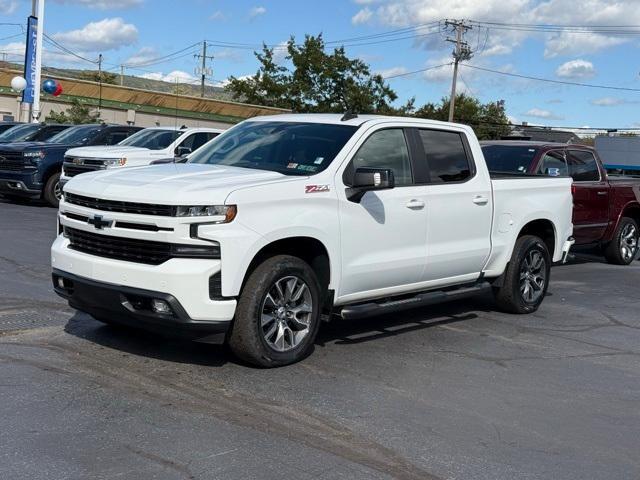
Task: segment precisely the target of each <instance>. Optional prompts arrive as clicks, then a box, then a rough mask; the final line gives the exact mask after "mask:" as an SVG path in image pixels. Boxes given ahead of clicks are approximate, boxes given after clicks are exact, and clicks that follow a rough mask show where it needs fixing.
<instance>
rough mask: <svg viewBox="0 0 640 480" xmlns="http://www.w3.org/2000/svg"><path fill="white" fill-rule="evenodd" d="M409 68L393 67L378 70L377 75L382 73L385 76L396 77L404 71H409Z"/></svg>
mask: <svg viewBox="0 0 640 480" xmlns="http://www.w3.org/2000/svg"><path fill="white" fill-rule="evenodd" d="M408 71H409V69H407V68H406V67H391V68H386V69H383V70H378V71H377V72H375V73H376V74H377V75H381V76H382V77H383V78H387V77H394V76H396V75H402V74H403V73H407V72H408Z"/></svg>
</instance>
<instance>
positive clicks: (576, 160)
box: [567, 150, 600, 182]
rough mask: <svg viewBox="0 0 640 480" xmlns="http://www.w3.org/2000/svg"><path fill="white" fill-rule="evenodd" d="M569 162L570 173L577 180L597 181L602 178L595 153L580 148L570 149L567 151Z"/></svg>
mask: <svg viewBox="0 0 640 480" xmlns="http://www.w3.org/2000/svg"><path fill="white" fill-rule="evenodd" d="M567 163H568V164H569V175H571V176H572V177H573V180H574V181H576V182H594V181H595V182H597V181H598V180H600V172H599V171H598V163H597V162H596V158H595V157H594V156H593V153H591V152H587V151H580V150H569V151H568V152H567Z"/></svg>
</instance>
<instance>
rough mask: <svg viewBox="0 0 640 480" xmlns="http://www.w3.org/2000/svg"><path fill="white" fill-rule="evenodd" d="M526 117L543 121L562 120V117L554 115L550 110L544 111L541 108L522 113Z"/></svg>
mask: <svg viewBox="0 0 640 480" xmlns="http://www.w3.org/2000/svg"><path fill="white" fill-rule="evenodd" d="M524 116H526V117H533V118H543V119H545V120H562V119H563V117H561V116H559V115H556V114H555V113H553V112H552V111H550V110H544V109H542V108H532V109H531V110H529V111H527V112H525V113H524Z"/></svg>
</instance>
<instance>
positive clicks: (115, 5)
mask: <svg viewBox="0 0 640 480" xmlns="http://www.w3.org/2000/svg"><path fill="white" fill-rule="evenodd" d="M143 1H144V0H55V2H56V3H63V4H64V3H68V4H70V5H80V6H82V7H89V8H94V9H97V10H119V9H124V8H131V7H137V6H138V5H142V2H143Z"/></svg>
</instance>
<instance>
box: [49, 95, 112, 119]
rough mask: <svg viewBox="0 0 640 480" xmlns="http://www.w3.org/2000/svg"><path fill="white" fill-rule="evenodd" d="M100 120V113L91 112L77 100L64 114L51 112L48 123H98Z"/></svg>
mask: <svg viewBox="0 0 640 480" xmlns="http://www.w3.org/2000/svg"><path fill="white" fill-rule="evenodd" d="M99 119H100V112H91V109H90V108H89V106H88V105H83V104H81V103H80V101H79V100H78V99H76V98H74V99H73V100H71V106H70V107H69V108H68V109H67V110H66V111H64V112H51V113H50V114H49V116H47V118H45V121H46V122H52V123H72V124H81V123H96V122H98V121H99Z"/></svg>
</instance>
